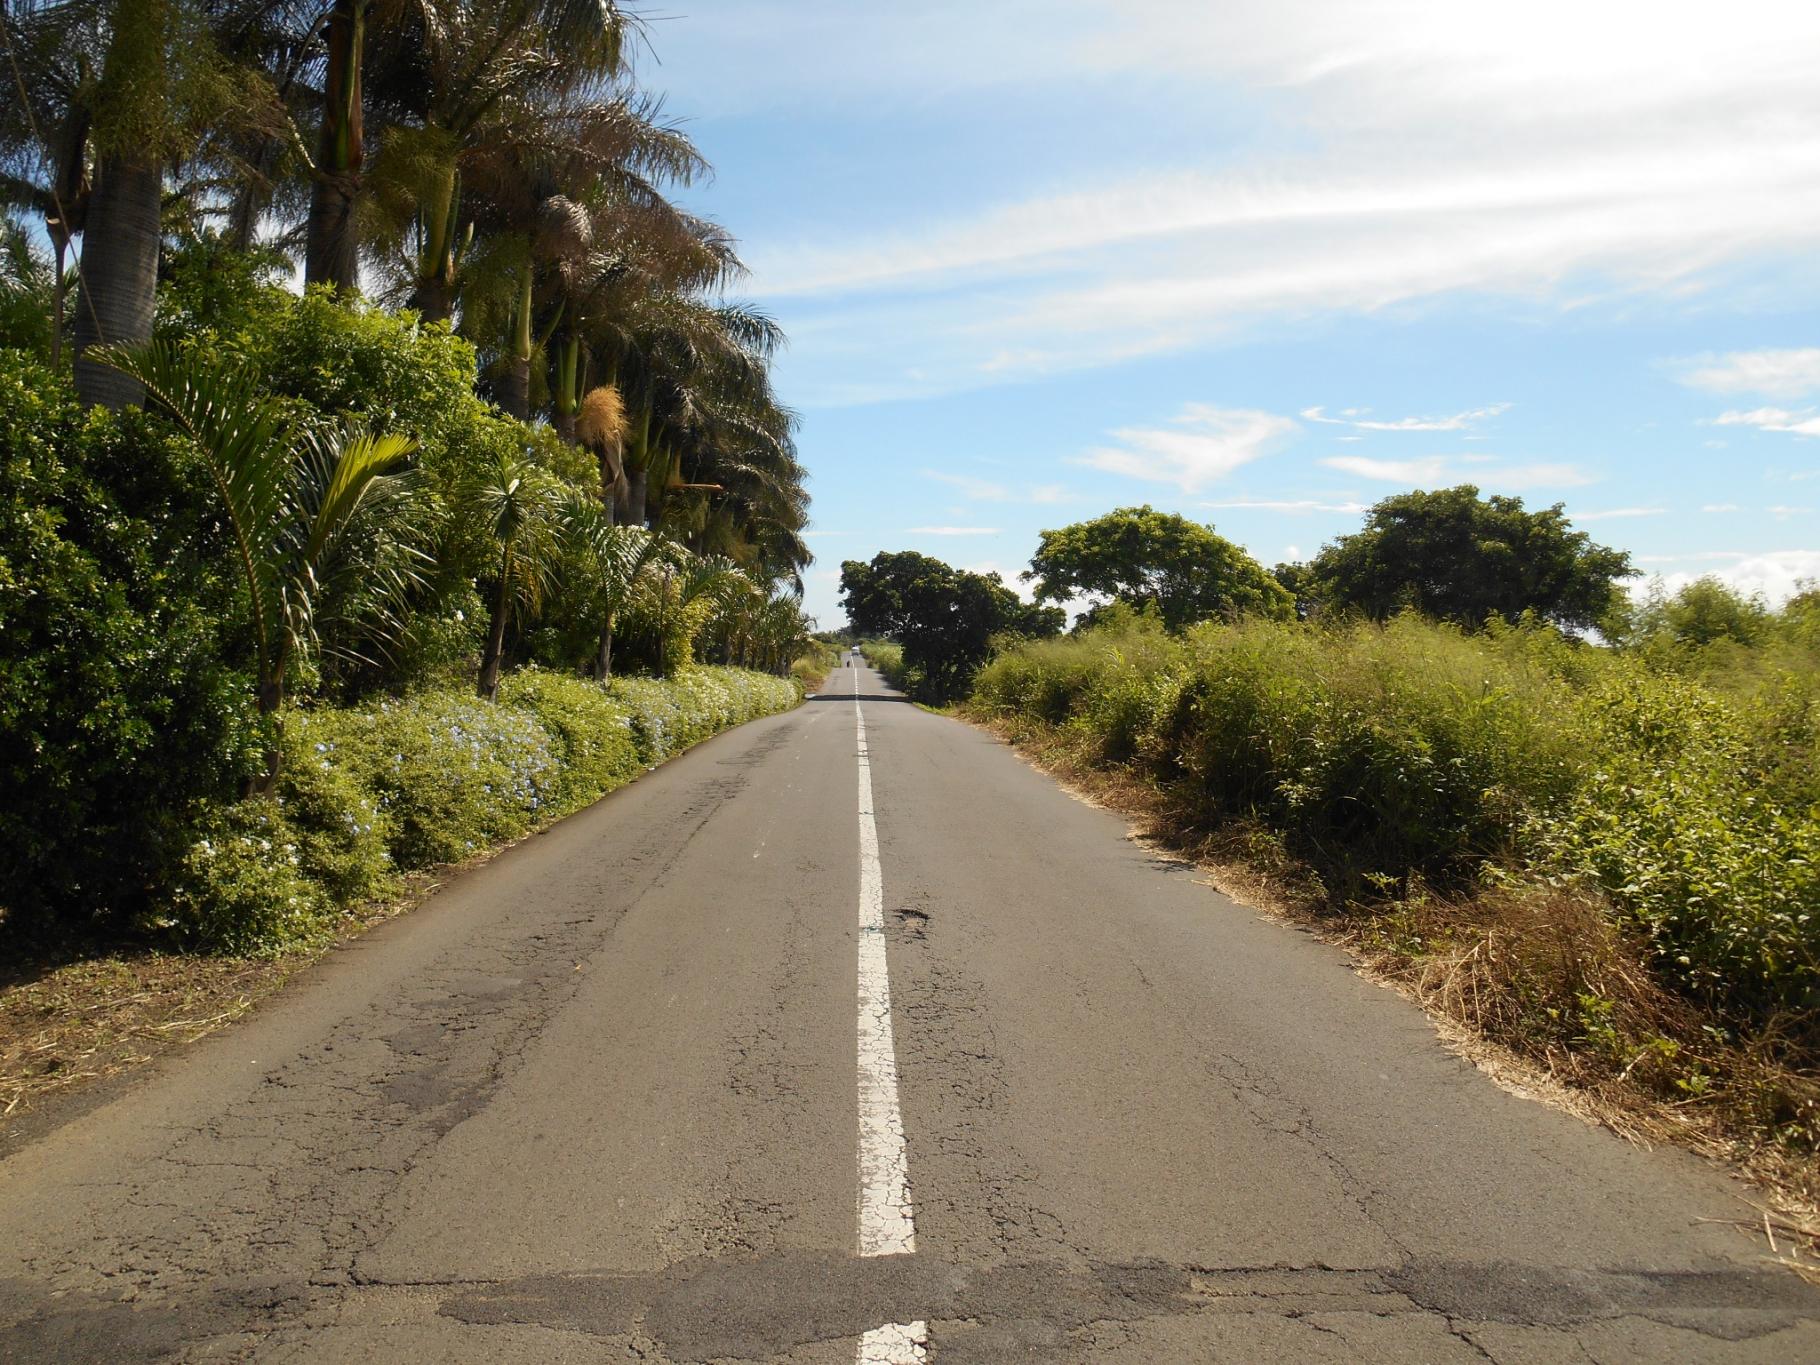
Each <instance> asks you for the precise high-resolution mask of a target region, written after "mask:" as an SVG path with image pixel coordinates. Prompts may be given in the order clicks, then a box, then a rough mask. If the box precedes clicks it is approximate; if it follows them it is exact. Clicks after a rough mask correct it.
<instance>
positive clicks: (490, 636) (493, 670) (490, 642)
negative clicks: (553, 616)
mask: <svg viewBox="0 0 1820 1365" xmlns="http://www.w3.org/2000/svg"><path fill="white" fill-rule="evenodd" d="M511 569H512V564H511V558H510V555H509V553H508V554H507V555H506V556H502V557H501V559H500V561H499V592H498V593H497V594H495V596H494V598H493V619H492V621H491V622H489V623H488V625H487V650H486V653H485V654H483V655H481V656H480V681H479V683H478V684H477V686H476V687H475V691H477V692H478V693H479V694H480V695H481V696H482V697H485V698H486V699H487V700H488V701H492V700H493V698H494V697H495V696H497V695H498V693H499V667H500V663H501V661H502V660H503V659H504V658H505V652H506V615H507V613H508V612H509V611H510V609H511V602H512V597H511V593H512V574H511Z"/></svg>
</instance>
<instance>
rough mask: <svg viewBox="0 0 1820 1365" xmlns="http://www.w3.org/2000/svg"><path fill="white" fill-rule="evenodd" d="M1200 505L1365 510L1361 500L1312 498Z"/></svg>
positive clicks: (1278, 509) (1267, 509)
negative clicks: (1327, 500)
mask: <svg viewBox="0 0 1820 1365" xmlns="http://www.w3.org/2000/svg"><path fill="white" fill-rule="evenodd" d="M1201 506H1202V507H1209V508H1214V509H1216V510H1218V509H1223V508H1249V509H1252V510H1254V511H1259V512H1348V513H1356V512H1363V511H1366V510H1367V505H1366V504H1365V503H1362V502H1320V501H1317V500H1316V499H1313V498H1281V499H1278V498H1235V499H1233V500H1232V501H1230V502H1204V503H1202V504H1201Z"/></svg>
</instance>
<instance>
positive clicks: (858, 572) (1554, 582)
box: [841, 484, 1636, 701]
mask: <svg viewBox="0 0 1820 1365" xmlns="http://www.w3.org/2000/svg"><path fill="white" fill-rule="evenodd" d="M1635 572H1636V571H1635V570H1634V569H1633V568H1632V567H1631V563H1630V557H1629V555H1627V554H1626V553H1624V552H1623V551H1620V550H1613V549H1609V548H1607V547H1605V546H1602V545H1597V544H1594V543H1593V542H1592V540H1591V539H1590V538H1589V537H1588V536H1587V535H1586V533H1585V532H1583V531H1576V530H1574V529H1573V527H1572V525H1571V523H1570V522H1569V520H1568V517H1567V514H1566V512H1565V511H1564V510H1563V509H1562V507H1561V506H1560V505H1559V504H1556V505H1554V506H1552V507H1546V508H1542V509H1539V510H1536V511H1529V510H1526V509H1525V508H1524V506H1523V502H1522V500H1521V499H1520V498H1509V497H1499V496H1495V495H1494V496H1491V497H1481V496H1480V493H1479V490H1478V489H1477V488H1475V487H1473V486H1472V485H1470V484H1462V485H1461V486H1459V487H1457V488H1446V489H1440V490H1436V491H1434V492H1421V491H1417V492H1410V493H1401V494H1397V495H1396V496H1394V497H1389V498H1385V499H1384V500H1383V501H1382V502H1380V503H1378V504H1377V505H1376V506H1375V507H1373V508H1372V509H1371V510H1370V511H1369V512H1368V513H1367V514H1366V518H1365V524H1364V526H1363V527H1362V528H1361V529H1360V530H1359V531H1358V532H1356V533H1354V534H1352V535H1346V536H1341V537H1339V538H1338V539H1337V540H1335V541H1334V542H1332V543H1331V544H1329V545H1326V546H1324V547H1323V548H1322V549H1321V551H1320V552H1319V553H1318V554H1317V555H1315V556H1314V558H1313V559H1311V560H1309V561H1308V562H1306V563H1300V564H1279V565H1278V566H1277V567H1276V568H1275V569H1274V570H1266V569H1265V568H1264V567H1263V566H1262V565H1261V564H1259V563H1258V562H1257V561H1256V560H1255V559H1253V558H1252V557H1251V556H1250V555H1249V554H1247V553H1246V552H1245V551H1244V550H1243V549H1242V548H1241V547H1239V546H1238V545H1235V544H1234V543H1233V542H1231V541H1229V540H1227V539H1226V538H1225V537H1223V536H1221V535H1219V534H1218V533H1217V532H1216V531H1215V530H1214V528H1213V527H1211V526H1204V525H1201V524H1199V523H1196V522H1194V521H1191V520H1190V519H1188V518H1187V517H1183V516H1180V515H1177V514H1175V513H1171V512H1159V511H1157V510H1156V509H1154V508H1152V507H1148V506H1144V507H1121V508H1119V509H1118V510H1116V511H1113V512H1108V513H1106V514H1105V515H1104V516H1100V517H1095V518H1093V519H1092V520H1090V521H1083V522H1077V523H1075V524H1073V525H1070V526H1064V527H1062V528H1060V529H1058V530H1052V531H1044V532H1043V534H1042V540H1041V543H1040V544H1039V545H1038V547H1037V551H1036V554H1035V555H1034V556H1033V557H1032V558H1031V561H1030V568H1029V570H1028V571H1027V572H1026V573H1024V574H1023V575H1022V577H1023V579H1024V581H1025V582H1027V583H1029V584H1030V585H1031V592H1032V595H1033V596H1034V597H1035V598H1036V601H1037V603H1038V604H1068V605H1071V606H1074V607H1075V608H1077V611H1078V615H1077V618H1076V621H1075V626H1074V628H1075V630H1076V631H1080V630H1084V629H1089V628H1092V627H1094V626H1095V625H1098V624H1101V623H1103V622H1104V621H1106V620H1107V619H1109V614H1110V615H1120V614H1122V615H1123V616H1125V617H1130V616H1132V615H1135V616H1137V617H1140V618H1144V619H1149V620H1153V621H1155V622H1156V623H1157V624H1158V625H1160V626H1161V627H1162V628H1163V629H1165V630H1168V631H1171V632H1180V631H1182V630H1185V629H1187V628H1188V627H1189V626H1192V625H1194V624H1196V623H1197V622H1201V621H1208V620H1232V619H1236V618H1239V617H1248V616H1255V617H1263V618H1267V619H1273V620H1290V619H1293V618H1297V617H1299V618H1301V619H1304V620H1306V619H1310V618H1320V617H1329V618H1335V619H1338V618H1344V617H1362V618H1366V619H1370V620H1375V621H1383V620H1387V619H1389V618H1390V617H1392V616H1395V615H1397V614H1399V613H1401V612H1415V613H1417V614H1419V615H1422V616H1425V617H1429V618H1432V619H1435V620H1441V621H1449V622H1453V623H1455V624H1459V625H1464V626H1467V627H1469V628H1473V629H1477V628H1479V627H1482V626H1484V625H1485V624H1486V623H1487V622H1489V621H1494V620H1495V621H1502V622H1505V623H1507V624H1516V623H1518V622H1520V621H1522V620H1525V619H1529V620H1534V621H1538V622H1546V623H1548V624H1551V625H1554V626H1556V627H1559V628H1560V629H1562V630H1564V631H1568V632H1570V633H1571V632H1583V631H1587V630H1592V629H1603V630H1605V631H1607V632H1608V633H1622V632H1623V631H1624V630H1625V629H1627V626H1626V621H1627V619H1628V618H1627V617H1626V615H1625V613H1626V609H1627V603H1628V598H1627V597H1626V595H1625V593H1624V591H1623V589H1622V587H1621V586H1620V584H1621V581H1622V580H1623V579H1625V578H1628V577H1632V576H1634V575H1635ZM841 591H842V594H843V597H842V600H843V604H844V606H845V607H846V610H847V614H848V620H849V623H850V624H851V626H852V628H853V629H855V630H857V631H859V632H861V633H862V634H876V635H882V636H887V637H889V638H891V639H894V640H897V641H899V642H900V643H901V644H902V645H903V647H904V651H905V663H906V668H907V676H908V677H909V679H910V681H911V686H912V690H913V691H914V692H916V693H917V694H919V695H921V696H923V697H926V698H928V699H931V700H938V701H945V700H952V699H953V698H954V697H957V696H961V695H963V694H964V693H965V692H966V691H967V688H968V686H969V682H970V679H971V677H972V675H973V673H974V672H976V671H977V670H978V669H979V667H980V666H981V665H982V664H983V663H984V662H985V661H986V660H987V659H988V658H990V657H991V655H992V652H993V648H994V642H995V641H999V640H1011V639H1032V638H1040V637H1042V636H1044V635H1050V634H1058V633H1060V631H1061V630H1062V628H1063V625H1064V624H1065V617H1064V615H1063V613H1062V610H1061V607H1060V606H1059V605H1048V606H1045V605H1037V606H1031V605H1028V604H1025V603H1023V602H1022V601H1020V600H1019V599H1018V597H1017V595H1016V594H1015V593H1013V592H1011V590H1010V589H1008V588H1006V587H1005V586H1004V585H1003V583H1001V582H1000V581H999V580H998V578H997V577H996V576H986V577H982V576H981V575H979V574H969V573H966V572H964V571H961V570H956V569H953V568H950V567H949V566H948V565H946V564H943V563H941V562H940V561H939V560H934V559H930V558H928V557H927V556H924V555H919V554H914V553H911V552H903V553H899V554H880V555H878V556H876V557H875V558H874V559H873V560H872V561H871V563H870V564H862V563H858V562H855V561H848V562H847V563H845V564H843V565H842V566H841Z"/></svg>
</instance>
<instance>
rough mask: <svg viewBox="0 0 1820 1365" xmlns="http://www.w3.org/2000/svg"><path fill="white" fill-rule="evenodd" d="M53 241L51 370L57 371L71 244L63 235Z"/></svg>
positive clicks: (61, 362) (61, 356) (60, 355)
mask: <svg viewBox="0 0 1820 1365" xmlns="http://www.w3.org/2000/svg"><path fill="white" fill-rule="evenodd" d="M53 240H54V241H55V242H56V244H57V278H56V279H54V280H52V281H51V368H52V369H53V370H55V369H58V368H59V367H61V365H62V364H63V296H64V295H65V294H66V293H68V292H69V291H68V289H67V288H66V286H65V285H64V283H63V272H64V260H65V259H66V258H67V257H68V255H69V249H70V244H69V238H67V237H65V236H63V234H62V233H58V234H57V236H56V237H55V238H54V239H53Z"/></svg>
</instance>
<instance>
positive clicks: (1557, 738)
mask: <svg viewBox="0 0 1820 1365" xmlns="http://www.w3.org/2000/svg"><path fill="white" fill-rule="evenodd" d="M1765 629H1766V630H1767V629H1768V627H1767V626H1766V627H1765ZM1721 648H1723V649H1724V650H1725V651H1727V653H1725V654H1724V655H1720V654H1716V653H1714V652H1713V651H1715V650H1719V649H1721ZM1741 648H1742V646H1740V645H1739V644H1738V642H1737V641H1735V640H1729V639H1728V640H1725V641H1722V642H1720V643H1718V644H1709V645H1707V646H1704V647H1701V648H1700V649H1699V650H1696V651H1694V652H1692V653H1690V652H1688V651H1687V650H1685V649H1678V651H1677V652H1676V653H1675V654H1674V655H1673V656H1672V658H1673V664H1672V668H1668V669H1667V670H1666V671H1665V667H1664V658H1665V657H1667V656H1664V655H1663V654H1661V653H1660V652H1659V651H1650V650H1638V651H1635V652H1619V651H1614V650H1609V649H1595V648H1592V647H1589V646H1585V645H1579V644H1573V643H1570V642H1568V641H1565V640H1564V639H1563V638H1562V637H1561V636H1559V635H1557V634H1556V633H1554V632H1553V631H1550V630H1547V629H1537V628H1533V627H1521V626H1519V627H1508V626H1505V627H1499V628H1496V629H1493V630H1491V631H1489V632H1487V633H1484V634H1467V633H1464V632H1462V631H1459V630H1457V629H1454V628H1451V627H1447V626H1440V625H1435V624H1433V623H1429V622H1424V621H1422V620H1420V619H1418V618H1415V617H1412V616H1406V617H1402V618H1398V619H1396V620H1393V621H1391V622H1390V623H1388V624H1386V625H1384V626H1374V625H1348V626H1334V627H1325V628H1324V627H1318V626H1302V625H1285V624H1277V623H1270V622H1256V621H1253V622H1242V623H1239V624H1236V625H1218V624H1207V625H1203V626H1200V627H1197V628H1195V629H1194V630H1192V631H1190V632H1189V633H1188V635H1187V636H1186V637H1183V638H1181V639H1165V638H1162V637H1159V636H1157V635H1156V634H1155V633H1154V632H1145V631H1142V630H1134V629H1124V630H1101V631H1088V632H1086V633H1085V634H1083V635H1081V636H1079V637H1076V638H1074V639H1069V640H1057V641H1048V642H1043V643H1038V644H1029V645H1023V646H1020V647H1018V648H1016V649H1013V650H1010V651H1007V652H1005V653H1003V654H1001V655H1000V656H999V658H997V659H996V660H994V661H993V662H992V663H991V664H990V665H988V666H987V667H986V668H985V669H984V670H983V671H982V673H981V674H980V677H979V681H978V686H977V691H976V694H975V704H976V705H977V706H979V707H980V708H981V709H982V710H984V711H987V712H989V713H992V714H996V715H999V716H1006V717H1013V718H1018V719H1021V720H1023V721H1025V722H1029V723H1035V724H1038V725H1042V726H1048V727H1054V728H1055V729H1056V730H1058V731H1059V732H1060V733H1062V734H1065V735H1068V736H1070V737H1072V740H1073V742H1074V743H1075V744H1076V745H1077V746H1079V747H1081V748H1082V749H1083V750H1084V752H1085V753H1086V754H1087V755H1088V756H1089V757H1090V758H1092V759H1094V760H1096V761H1099V762H1106V763H1121V764H1129V765H1131V766H1132V767H1134V768H1135V769H1136V770H1138V771H1140V772H1142V773H1144V774H1145V775H1147V776H1148V777H1150V778H1151V779H1152V780H1153V781H1155V782H1156V783H1157V784H1158V786H1159V787H1160V788H1161V789H1162V791H1163V792H1164V793H1165V794H1166V796H1167V798H1168V800H1169V802H1170V805H1171V807H1172V809H1173V810H1174V811H1175V813H1176V817H1177V818H1178V819H1179V820H1180V821H1181V822H1182V823H1183V824H1184V825H1187V826H1190V827H1194V828H1202V829H1209V828H1215V827H1218V826H1220V825H1222V824H1225V823H1228V822H1235V821H1236V822H1239V823H1240V824H1241V825H1245V824H1251V825H1254V826H1261V827H1263V828H1265V829H1267V830H1270V831H1273V832H1274V834H1275V835H1276V836H1278V837H1280V838H1281V839H1282V841H1283V844H1284V846H1285V847H1286V848H1287V849H1288V850H1289V851H1290V852H1291V853H1293V854H1294V855H1295V856H1296V857H1297V858H1298V859H1300V860H1301V861H1302V862H1303V863H1304V864H1305V865H1307V866H1309V867H1311V868H1312V869H1314V871H1315V872H1316V873H1317V874H1318V875H1319V877H1320V879H1321V881H1322V883H1323V884H1324V886H1325V888H1326V894H1327V897H1328V900H1329V903H1330V904H1331V905H1333V906H1334V907H1335V908H1338V909H1344V908H1346V907H1348V906H1351V905H1365V906H1374V905H1376V904H1379V903H1381V902H1382V901H1383V900H1384V899H1385V898H1386V897H1387V896H1388V897H1394V896H1396V895H1403V894H1408V893H1409V891H1410V890H1411V888H1412V886H1416V885H1419V884H1430V885H1434V886H1436V887H1440V888H1444V889H1445V888H1453V889H1455V890H1458V891H1461V892H1469V891H1472V890H1474V889H1475V888H1476V887H1478V886H1479V885H1480V884H1481V879H1482V878H1483V877H1485V876H1486V875H1487V874H1490V875H1491V876H1492V877H1493V878H1494V879H1495V880H1499V881H1523V880H1525V879H1536V878H1541V879H1545V880H1549V881H1554V882H1556V883H1565V884H1570V885H1573V886H1576V887H1582V888H1588V889H1591V890H1593V891H1595V892H1596V893H1597V894H1598V895H1599V896H1601V897H1602V898H1603V899H1602V902H1601V903H1602V904H1604V905H1605V906H1606V907H1607V908H1608V912H1609V913H1611V914H1612V915H1613V916H1614V917H1615V920H1614V922H1616V923H1619V924H1621V925H1624V926H1634V929H1633V928H1630V927H1627V928H1625V930H1624V932H1626V933H1632V932H1634V931H1641V933H1642V934H1643V935H1645V936H1646V937H1647V939H1648V941H1649V942H1650V944H1652V945H1653V948H1654V951H1655V954H1656V958H1657V965H1658V969H1659V972H1660V975H1661V977H1662V979H1663V980H1664V982H1666V983H1667V984H1670V985H1672V986H1674V987H1675V988H1677V989H1679V990H1680V991H1682V992H1683V993H1684V994H1690V995H1693V996H1696V997H1698V998H1699V999H1700V1000H1701V1001H1703V1002H1704V1003H1706V1004H1707V1005H1708V1006H1710V1007H1713V1008H1717V1009H1720V1010H1722V1011H1725V1012H1729V1013H1731V1014H1733V1015H1734V1016H1736V1017H1739V1018H1743V1019H1758V1020H1761V1019H1763V1018H1765V1017H1767V1016H1769V1015H1771V1014H1774V1013H1777V1012H1779V1011H1793V1012H1795V1013H1796V1014H1797V1015H1799V1016H1801V1017H1803V1018H1806V1019H1809V1020H1811V1019H1812V1018H1813V1017H1814V1012H1815V1010H1816V1009H1817V1008H1820V775H1817V772H1816V764H1815V761H1814V760H1815V753H1816V727H1817V725H1820V683H1817V682H1816V681H1815V678H1814V676H1813V670H1811V669H1810V670H1806V671H1797V670H1796V669H1794V668H1791V667H1788V666H1787V663H1788V660H1789V658H1790V657H1791V655H1790V652H1791V651H1794V650H1796V649H1797V646H1796V645H1795V644H1790V643H1783V644H1777V643H1774V642H1771V643H1767V644H1765V645H1764V646H1762V647H1761V648H1759V649H1757V650H1755V651H1751V652H1749V653H1748V654H1746V655H1740V654H1738V653H1737V651H1738V650H1740V649H1741ZM1778 650H1781V651H1783V653H1781V654H1778V653H1776V651H1778Z"/></svg>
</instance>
